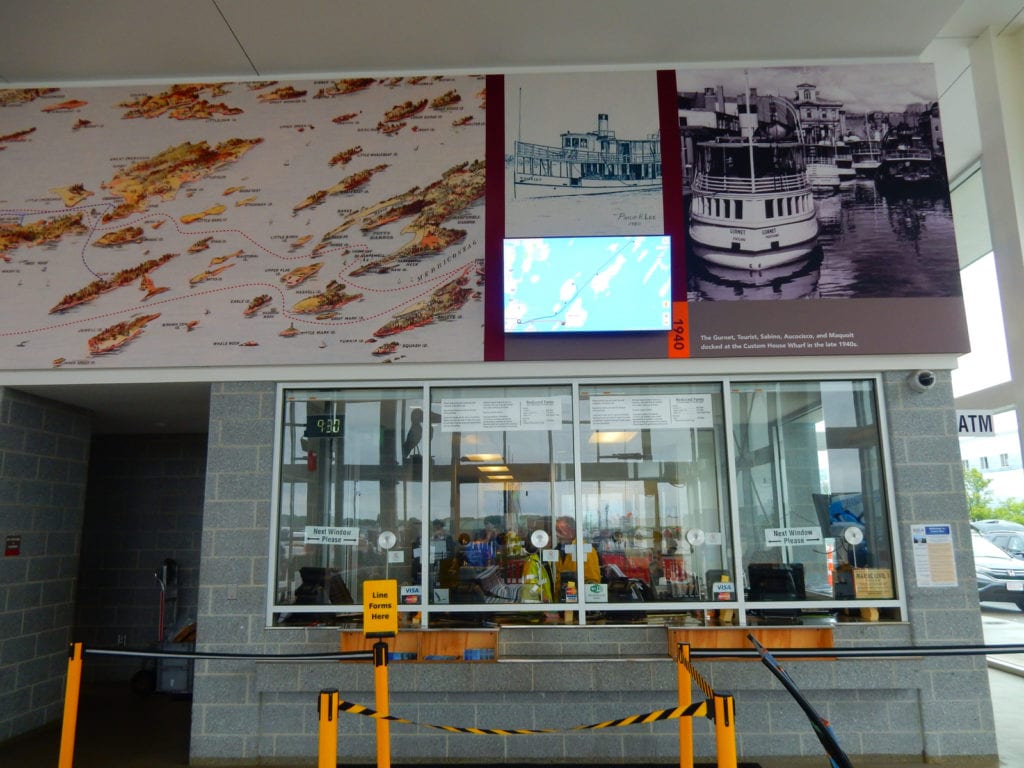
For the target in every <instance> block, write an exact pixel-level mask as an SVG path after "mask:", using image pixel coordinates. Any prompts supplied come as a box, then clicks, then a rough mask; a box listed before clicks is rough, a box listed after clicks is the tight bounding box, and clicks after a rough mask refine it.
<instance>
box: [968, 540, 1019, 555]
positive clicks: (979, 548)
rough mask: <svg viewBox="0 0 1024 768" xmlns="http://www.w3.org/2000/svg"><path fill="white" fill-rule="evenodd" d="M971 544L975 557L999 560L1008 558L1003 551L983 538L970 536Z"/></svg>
mask: <svg viewBox="0 0 1024 768" xmlns="http://www.w3.org/2000/svg"><path fill="white" fill-rule="evenodd" d="M971 543H972V544H973V545H974V554H975V555H984V556H985V557H998V558H999V559H1001V560H1005V559H1006V558H1008V557H1010V556H1009V555H1008V554H1006V553H1005V552H1004V551H1003V550H1001V549H1000V548H999V547H997V546H996V545H995V544H993V543H992V542H991V541H989V540H988V539H986V538H983V537H982V536H977V535H975V536H972V537H971Z"/></svg>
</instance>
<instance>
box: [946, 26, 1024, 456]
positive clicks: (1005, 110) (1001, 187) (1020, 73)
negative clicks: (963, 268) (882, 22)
mask: <svg viewBox="0 0 1024 768" xmlns="http://www.w3.org/2000/svg"><path fill="white" fill-rule="evenodd" d="M970 53H971V73H972V75H973V80H974V93H975V99H976V102H977V108H978V122H979V126H980V129H981V168H982V174H983V176H984V180H985V202H986V206H987V208H988V219H989V225H990V228H991V231H992V247H993V250H994V252H995V265H996V275H997V277H998V279H999V301H1000V304H1001V306H1002V311H1003V324H1004V326H1005V329H1006V347H1007V353H1008V356H1009V363H1010V375H1011V377H1012V383H1011V384H1010V385H1009V386H1006V385H1003V386H1001V387H999V388H998V389H999V390H1000V394H1002V395H1003V399H1002V401H1003V403H1004V404H1007V405H1008V404H1010V402H1011V401H1012V404H1013V406H1014V408H1015V409H1016V411H1017V425H1018V426H1017V428H1018V437H1019V438H1020V441H1021V445H1022V453H1024V301H1021V297H1022V296H1024V253H1022V251H1024V34H1022V33H1017V34H1015V35H1003V36H997V35H996V33H995V31H994V30H992V29H988V30H986V31H985V32H984V33H983V34H982V35H981V36H979V37H978V39H977V40H976V41H975V42H974V44H973V45H972V46H971V51H970ZM948 117H949V118H950V119H956V116H955V115H950V116H948ZM994 394H996V393H995V392H992V393H990V395H994Z"/></svg>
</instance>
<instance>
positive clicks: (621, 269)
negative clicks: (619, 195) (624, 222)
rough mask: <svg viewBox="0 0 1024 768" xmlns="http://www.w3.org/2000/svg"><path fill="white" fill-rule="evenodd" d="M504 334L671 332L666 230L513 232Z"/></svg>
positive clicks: (506, 270) (509, 242)
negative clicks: (591, 234) (598, 233)
mask: <svg viewBox="0 0 1024 768" xmlns="http://www.w3.org/2000/svg"><path fill="white" fill-rule="evenodd" d="M504 247H505V252H504V293H505V333H574V332H591V333H609V332H616V331H620V332H621V331H667V330H669V328H670V327H671V312H672V247H671V238H670V237H668V236H667V235H643V236H638V235H611V236H596V237H531V238H508V239H506V240H505V243H504Z"/></svg>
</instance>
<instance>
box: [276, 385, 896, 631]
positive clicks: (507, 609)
mask: <svg viewBox="0 0 1024 768" xmlns="http://www.w3.org/2000/svg"><path fill="white" fill-rule="evenodd" d="M799 381H805V382H825V381H868V382H870V385H871V390H872V394H873V398H872V399H873V405H874V408H875V416H876V420H877V422H876V424H875V428H876V429H877V433H878V449H879V459H878V461H879V467H878V469H879V471H880V473H881V484H882V486H883V489H882V495H883V497H884V504H885V508H886V514H887V523H888V525H889V529H890V546H891V566H892V583H893V589H894V597H893V598H889V599H851V600H837V599H832V600H824V601H822V600H806V601H792V602H786V603H785V607H786V608H792V609H806V610H812V611H813V610H819V609H826V610H845V609H859V608H876V609H891V610H890V611H889V612H888V613H889V614H890V616H892V617H893V618H892V619H885V620H886V621H906V618H907V616H908V607H907V592H908V586H907V583H906V577H905V574H904V572H903V564H902V557H901V552H902V548H901V544H900V530H899V524H898V514H897V511H896V504H895V491H894V488H893V476H894V475H893V465H892V457H891V449H890V444H889V430H888V426H887V414H886V404H885V388H884V384H883V381H882V374H881V373H877V372H875V373H863V372H846V373H835V374H828V373H818V372H813V373H804V374H775V375H756V376H755V375H728V374H723V375H692V376H672V375H665V374H651V375H637V376H598V375H592V374H588V375H580V376H572V375H565V376H550V377H547V376H545V377H536V378H530V377H528V376H525V377H515V378H508V379H498V378H496V377H486V376H481V377H478V378H471V379H470V378H467V379H455V380H452V379H442V378H437V379H429V380H427V379H423V380H412V379H404V378H399V379H396V380H373V379H368V380H353V381H346V382H335V381H304V382H298V381H297V382H287V383H285V382H282V383H278V384H277V392H276V398H275V409H274V417H273V418H274V420H275V425H274V450H273V466H272V473H271V476H272V479H271V482H272V498H271V514H270V522H269V535H268V539H269V541H268V566H267V587H266V602H265V607H266V613H265V623H266V627H267V628H268V629H288V628H294V627H290V626H288V625H280V624H276V623H275V617H276V616H277V615H279V614H282V613H295V612H301V613H304V614H310V615H311V619H315V618H316V614H354V613H356V612H358V613H360V614H361V611H362V608H361V606H354V607H352V608H351V609H349V610H344V608H343V609H342V610H339V606H338V605H304V606H302V607H301V611H296V609H295V606H294V605H292V604H286V603H279V602H277V591H278V590H277V569H278V562H277V555H278V549H279V543H278V538H279V530H280V515H281V493H282V486H281V483H282V470H283V452H284V434H283V432H284V429H285V423H284V422H285V418H284V416H285V410H284V409H285V406H286V403H287V393H289V392H293V391H300V390H301V391H324V392H332V393H336V394H338V395H339V396H343V395H344V393H345V392H346V391H349V390H368V389H381V390H391V389H394V390H419V391H420V392H421V393H422V402H423V403H424V404H425V405H426V406H427V407H428V408H429V406H430V404H431V403H432V390H433V389H435V388H440V389H444V388H455V389H458V388H467V389H469V388H474V387H481V388H485V387H494V386H503V387H508V388H515V387H517V386H522V387H531V386H537V385H543V386H566V385H568V386H569V387H571V392H572V395H571V397H572V431H573V437H572V439H573V447H574V463H575V466H576V471H575V477H574V479H573V483H574V495H575V497H576V503H577V509H578V508H579V504H580V503H581V494H582V486H583V479H582V476H581V472H580V460H581V457H582V452H581V450H580V448H579V443H578V441H579V430H580V420H581V409H580V407H579V402H580V399H579V398H580V388H581V387H586V386H593V385H623V386H628V385H633V384H639V385H645V384H646V385H666V386H668V385H676V384H697V385H706V386H708V387H720V392H721V405H722V409H723V414H722V418H723V424H722V426H721V428H722V430H723V434H722V439H723V440H724V445H725V461H726V464H725V467H720V468H719V469H718V471H719V472H724V475H725V476H724V484H725V491H726V496H725V498H722V499H720V501H719V503H720V504H723V505H725V509H723V510H722V514H723V516H724V517H725V518H726V519H727V520H728V521H729V523H730V525H731V529H730V530H728V531H723V536H725V537H727V538H728V542H727V543H723V545H722V546H723V547H725V548H726V549H727V550H729V551H731V557H732V560H733V563H732V567H733V573H734V574H737V573H741V572H742V570H737V569H741V568H742V566H743V562H742V551H743V547H742V541H741V540H740V537H739V534H738V532H739V531H740V530H742V529H741V526H740V519H739V518H740V508H739V502H738V498H737V484H736V480H735V478H736V471H737V462H736V444H735V439H734V435H733V429H734V427H735V423H736V422H735V419H734V416H733V413H732V402H731V401H732V396H731V392H732V387H733V384H742V383H745V382H799ZM716 428H717V426H716ZM420 472H421V475H420V482H421V483H422V486H421V487H422V492H421V498H420V505H421V510H420V515H419V516H420V520H421V526H422V534H423V535H424V536H426V535H427V531H428V526H429V521H430V505H431V499H430V477H429V462H423V466H422V467H420ZM424 540H426V539H424ZM423 581H424V582H425V581H426V579H425V578H424V579H423ZM423 593H424V594H423V600H422V603H421V604H419V605H408V606H407V605H403V606H400V608H399V611H400V612H401V613H405V614H409V615H412V614H419V618H420V622H421V625H420V626H421V627H422V628H427V627H429V626H430V615H431V613H439V612H445V611H453V610H455V611H456V612H459V611H458V610H456V608H457V607H456V606H452V605H448V604H438V605H434V604H432V603H431V601H430V599H429V595H428V594H427V590H426V588H425V587H424V588H423ZM738 593H739V594H738V595H737V599H736V601H735V602H732V603H730V604H729V607H730V608H733V609H735V610H736V620H737V625H738V626H748V625H750V623H751V622H750V620H751V618H752V617H751V615H750V611H751V610H752V609H751V608H749V607H748V606H747V603H749V602H750V600H749V599H747V598H745V596H744V594H743V590H738ZM581 597H582V596H581ZM594 605H595V604H593V603H590V604H585V603H584V602H583V601H582V600H581V602H580V604H579V608H578V621H579V624H580V625H586V624H587V621H586V619H587V614H588V612H593V611H595V610H600V608H595V607H594ZM645 605H646V606H647V610H648V612H650V613H656V612H657V610H656V609H655V608H653V607H652V606H655V605H657V604H656V603H647V604H645ZM671 605H676V603H671ZM780 605H781V604H780ZM563 607H564V606H562V605H561V604H558V603H555V604H553V605H552V607H551V610H552V611H561V610H562V609H563ZM761 607H763V605H762V606H761ZM714 608H722V604H721V603H719V604H715V603H713V602H710V601H707V600H700V601H695V602H693V603H692V604H690V605H688V607H687V609H686V610H690V609H692V610H695V611H709V610H712V609H714ZM462 610H464V611H465V612H467V613H468V612H471V611H473V610H476V611H479V610H480V606H466V608H465V609H462ZM492 610H493V612H498V613H516V612H527V611H529V610H530V608H529V607H528V606H523V605H521V604H515V605H511V606H491V605H488V606H487V611H488V612H492ZM534 610H536V609H535V608H534ZM666 610H669V609H666ZM753 610H756V609H753ZM407 618H408V617H407ZM300 626H304V627H305V625H300ZM319 626H323V627H324V628H333V629H335V630H336V629H337V628H338V627H337V625H336V624H330V623H328V624H323V625H317V627H319ZM306 628H314V627H306Z"/></svg>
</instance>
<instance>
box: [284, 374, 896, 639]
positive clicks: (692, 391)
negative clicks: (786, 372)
mask: <svg viewBox="0 0 1024 768" xmlns="http://www.w3.org/2000/svg"><path fill="white" fill-rule="evenodd" d="M730 386H731V391H730V395H729V399H728V401H726V400H725V397H724V394H723V389H722V384H721V383H719V382H696V383H683V382H623V383H616V384H607V383H589V382H576V383H559V384H551V385H548V384H514V385H513V384H510V385H507V386H491V385H486V386H485V385H479V386H443V387H442V386H425V387H394V388H391V387H384V388H373V387H364V388H359V387H354V388H351V389H348V388H344V389H326V388H325V389H310V390H302V389H295V390H288V389H284V390H282V395H281V400H280V402H281V428H280V430H279V440H280V445H279V449H278V461H279V464H278V473H277V474H278V488H277V498H276V504H275V518H274V519H275V544H274V552H275V555H274V558H273V573H274V588H273V607H272V609H271V614H272V616H273V622H274V623H275V624H279V625H320V624H331V625H337V624H350V625H353V626H358V625H360V624H361V621H362V601H363V589H364V584H365V582H367V581H369V580H377V579H394V580H396V581H397V583H398V587H399V600H400V604H401V605H400V611H401V615H402V621H403V623H404V624H405V625H407V626H409V625H415V626H431V627H440V626H493V625H495V624H508V623H517V624H522V623H530V624H538V623H543V624H560V623H624V622H647V623H666V624H672V625H694V624H697V625H710V624H736V623H754V622H766V621H769V622H780V621H787V622H788V621H808V620H815V619H817V618H824V619H827V620H836V619H860V618H865V617H866V618H871V619H876V618H879V617H882V618H898V615H899V608H898V607H896V606H897V604H896V602H895V601H896V599H897V597H898V594H897V583H896V578H895V574H894V567H895V566H894V562H893V556H892V536H891V527H890V511H889V509H888V504H887V494H886V490H885V481H884V473H883V456H882V443H881V436H880V432H879V425H878V405H877V402H876V381H875V379H863V380H825V381H751V382H733V383H732V384H731V385H730ZM726 405H728V408H727V407H726ZM730 467H732V469H733V472H732V481H731V483H730V480H729V478H730V471H729V470H730ZM424 489H428V494H427V495H426V496H425V495H424ZM885 601H889V602H888V604H887V605H882V613H881V614H878V615H876V614H871V613H870V612H866V613H865V612H862V611H861V608H860V606H861V605H864V606H872V605H880V604H883V603H885Z"/></svg>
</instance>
